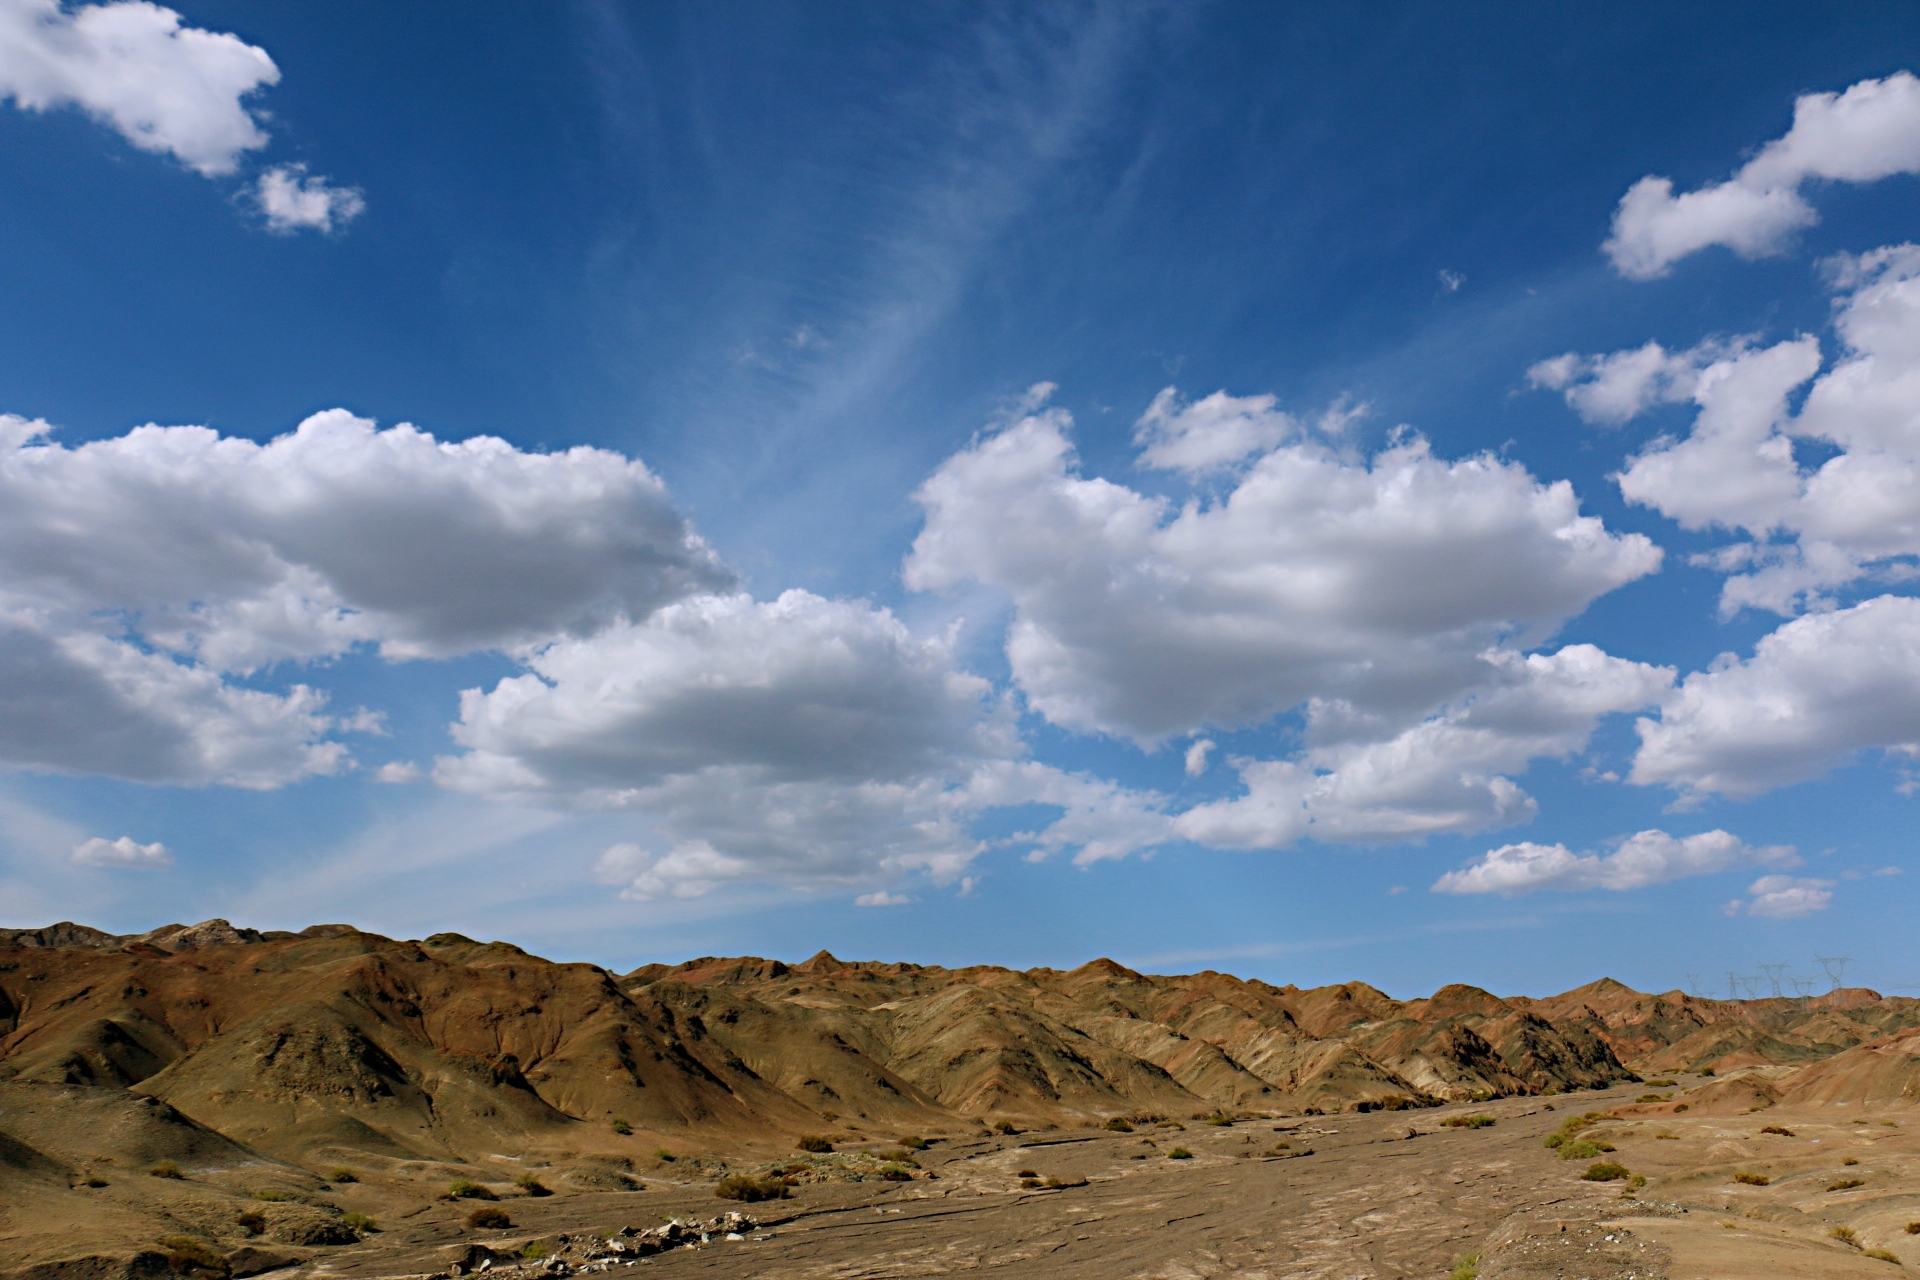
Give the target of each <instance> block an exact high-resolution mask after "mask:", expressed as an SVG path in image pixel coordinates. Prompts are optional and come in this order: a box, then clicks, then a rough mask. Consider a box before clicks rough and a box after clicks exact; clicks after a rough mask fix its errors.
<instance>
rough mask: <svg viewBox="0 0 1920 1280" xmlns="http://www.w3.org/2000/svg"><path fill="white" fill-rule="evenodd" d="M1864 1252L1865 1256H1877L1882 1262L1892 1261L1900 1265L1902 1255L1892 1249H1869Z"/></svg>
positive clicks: (1895, 1264)
mask: <svg viewBox="0 0 1920 1280" xmlns="http://www.w3.org/2000/svg"><path fill="white" fill-rule="evenodd" d="M1863 1252H1864V1254H1865V1256H1867V1257H1869V1258H1877V1259H1879V1260H1880V1261H1881V1262H1891V1263H1892V1264H1893V1265H1894V1266H1896V1267H1897V1266H1899V1265H1900V1255H1899V1254H1897V1253H1895V1252H1894V1251H1893V1250H1891V1249H1867V1250H1864V1251H1863Z"/></svg>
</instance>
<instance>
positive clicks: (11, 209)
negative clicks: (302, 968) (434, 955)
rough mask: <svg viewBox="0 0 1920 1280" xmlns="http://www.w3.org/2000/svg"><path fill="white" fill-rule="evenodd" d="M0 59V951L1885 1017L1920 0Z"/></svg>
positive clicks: (1059, 17) (1899, 949)
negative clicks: (1056, 984)
mask: <svg viewBox="0 0 1920 1280" xmlns="http://www.w3.org/2000/svg"><path fill="white" fill-rule="evenodd" d="M0 22H3V23H5V24H6V25H7V27H8V30H7V32H6V34H7V36H8V39H7V40H5V41H0V48H5V49H7V50H9V52H6V53H5V54H4V55H0V96H4V99H5V105H4V106H0V152H3V153H4V154H5V156H6V157H7V161H8V163H7V166H6V173H7V175H8V177H7V178H6V179H5V180H3V181H0V292H3V293H4V296H5V297H7V298H8V299H9V300H10V302H11V303H12V305H10V306H8V307H6V308H4V309H0V327H3V328H0V413H7V414H12V415H17V416H18V418H19V419H21V420H23V421H21V422H20V423H18V424H17V425H16V426H13V427H9V428H8V429H7V430H6V431H4V432H0V443H4V444H5V446H6V448H7V449H8V450H9V452H8V454H7V456H6V458H5V460H4V470H0V482H3V483H4V484H5V485H6V486H7V493H6V495H5V497H4V499H3V500H0V767H3V768H4V773H0V923H5V924H10V925H24V924H32V923H44V922H46V921H48V920H51V919H56V918H75V919H80V920H84V921H87V922H90V923H95V924H99V925H102V926H105V927H111V928H115V929H122V930H135V929H142V928H148V927H152V926H153V925H156V924H159V923H163V922H164V921H166V920H171V919H181V920H193V919H200V918H204V917H207V916H210V915H226V916H230V917H232V918H234V919H235V920H237V921H243V922H245V923H250V924H254V925H256V926H259V927H298V926H300V925H304V924H307V923H311V922H313V921H314V920H317V919H346V920H351V921H353V922H355V923H359V924H362V925H364V926H366V927H369V928H376V929H381V930H384V931H388V932H393V933H398V934H403V935H408V936H418V935H420V934H422V933H425V932H430V931H433V930H437V929H442V928H454V929H460V930H462V931H465V932H469V933H474V934H478V935H484V936H488V937H505V938H510V939H512V940H514V941H517V942H520V943H522V944H524V945H527V946H529V947H531V948H533V949H536V950H539V951H541V952H542V953H544V954H549V955H554V956H558V957H565V958H584V959H593V960H596V961H600V962H603V963H609V964H614V965H617V966H627V965H631V964H637V963H640V962H642V961H646V960H654V959H679V958H685V957H687V956H691V955H698V954H713V953H721V954H726V953H743V952H755V953H761V954H775V955H782V956H787V957H798V956H802V955H805V954H807V953H810V952H811V951H813V950H815V949H817V948H819V947H821V946H825V947H829V948H831V949H832V950H834V951H835V952H836V953H840V954H847V955H856V956H873V957H882V958H898V959H911V960H919V961H927V962H940V963H972V962H980V961H994V962H1000V963H1008V964H1016V965H1027V964H1056V965H1071V964H1076V963H1079V962H1081V961H1083V960H1085V959H1088V958H1090V957H1092V956H1094V955H1101V954H1105V955H1113V956H1115V957H1117V958H1119V959H1121V960H1123V961H1125V962H1127V963H1130V964H1134V965H1137V966H1141V967H1147V968H1154V969H1161V970H1168V969H1195V968H1202V967H1215V968H1221V969H1227V970H1231V971H1233V972H1237V973H1242V974H1247V975H1253V976H1261V977H1266V978H1269V979H1272V980H1275V981H1298V982H1301V983H1303V984H1305V983H1314V982H1324V981H1335V980H1344V979H1347V978H1364V979H1366V980H1369V981H1372V982H1375V983H1377V984H1379V985H1381V986H1383V987H1385V988H1386V989H1388V990H1389V991H1392V992H1394V993H1395V994H1400V995H1408V994H1414V993H1419V992H1425V991H1428V990H1431V989H1432V988H1433V987H1435V986H1437V985H1439V984H1440V983H1443V982H1446V981H1469V982H1475V983H1478V984H1481V985H1485V986H1489V987H1491V988H1494V989H1496V990H1502V991H1527V992H1536V993H1537V992H1544V991H1547V990H1557V989H1561V988H1564V987H1567V986H1571V985H1574V984H1576V983H1579V982H1582V981H1586V980H1589V979H1591V978H1593V977H1597V976H1599V975H1600V974H1602V973H1610V974H1613V975H1614V976H1617V977H1620V978H1621V979H1623V980H1626V981H1629V982H1632V983H1634V984H1636V985H1639V986H1642V987H1649V988H1658V989H1665V988H1668V987H1672V986H1685V985H1687V983H1688V982H1689V981H1691V980H1692V979H1690V978H1689V975H1692V974H1698V975H1700V978H1699V981H1700V983H1701V984H1702V986H1703V987H1706V986H1711V987H1712V988H1714V989H1716V990H1720V991H1724V990H1725V988H1726V975H1727V973H1728V972H1729V971H1734V972H1737V973H1743V974H1753V973H1757V972H1759V969H1758V966H1759V965H1760V964H1763V963H1768V964H1771V963H1786V964H1790V965H1793V966H1795V968H1796V970H1797V971H1798V972H1799V973H1800V974H1801V975H1802V976H1803V977H1805V976H1809V975H1812V974H1814V973H1816V972H1818V970H1817V968H1816V966H1815V965H1814V963H1813V959H1812V957H1814V956H1816V955H1829V956H1832V955H1847V956H1851V957H1853V958H1854V964H1853V967H1852V969H1851V973H1852V975H1853V976H1854V977H1855V978H1858V979H1859V980H1861V981H1866V982H1869V983H1874V984H1878V985H1880V986H1882V987H1884V988H1889V989H1892V988H1904V987H1908V986H1912V985H1916V984H1920V969H1916V968H1915V966H1914V964H1913V961H1912V953H1911V947H1910V946H1906V945H1903V944H1902V943H1901V941H1900V939H1901V938H1903V937H1905V936H1906V933H1907V929H1906V928H1905V927H1904V926H1905V925H1906V923H1907V922H1909V921H1910V920H1911V919H1912V913H1913V908H1914V906H1915V902H1914V892H1915V891H1914V889H1913V888H1912V885H1913V876H1914V874H1915V873H1920V867H1916V866H1912V865H1909V864H1910V863H1911V862H1912V859H1911V857H1910V853H1909V843H1910V837H1909V834H1908V833H1909V832H1910V831H1911V830H1912V828H1913V821H1912V805H1913V804H1914V803H1915V800H1914V798H1913V797H1912V795H1911V794H1910V792H1911V790H1912V787H1911V786H1910V785H1909V783H1910V780H1911V778H1912V776H1913V770H1914V768H1915V764H1914V760H1915V755H1914V752H1913V751H1911V750H1908V749H1907V748H1908V746H1909V744H1912V743H1915V742H1916V741H1920V619H1917V618H1916V616H1915V612H1914V611H1916V610H1920V606H1916V605H1913V604H1912V603H1911V602H1912V600H1913V598H1914V595H1915V592H1914V589H1913V582H1912V578H1911V573H1912V569H1913V566H1914V564H1915V561H1916V556H1920V537H1917V536H1916V534H1915V533H1914V530H1915V529H1916V528H1920V481H1916V479H1915V475H1916V468H1920V391H1916V390H1915V387H1917V386H1920V369H1913V368H1912V367H1911V366H1910V364H1909V362H1910V361H1916V360H1920V355H1916V354H1915V350H1914V349H1915V348H1916V347H1920V343H1916V342H1914V341H1913V338H1914V335H1916V334H1920V260H1916V255H1913V254H1906V255H1903V254H1901V253H1900V252H1899V251H1898V250H1899V247H1900V246H1903V245H1905V244H1907V242H1909V241H1911V240H1913V239H1914V238H1915V234H1916V229H1915V225H1914V223H1915V212H1914V211H1915V207H1916V206H1915V194H1916V190H1920V188H1917V187H1916V177H1915V174H1916V172H1920V85H1916V83H1915V82H1914V81H1913V80H1912V79H1911V77H1910V76H1908V75H1906V72H1908V71H1909V70H1911V69H1914V68H1916V67H1920V34H1916V32H1915V30H1914V29H1913V27H1912V24H1911V22H1910V21H1909V20H1908V15H1907V14H1906V12H1905V11H1904V10H1903V9H1902V8H1900V7H1898V6H1895V5H1859V6H1853V7H1850V8H1848V9H1846V10H1844V11H1841V12H1839V13H1837V14H1836V13H1833V12H1822V13H1813V12H1810V11H1808V10H1807V9H1806V8H1805V7H1804V6H1776V7H1774V8H1771V9H1769V10H1767V11H1766V12H1764V13H1761V12H1752V11H1750V12H1749V13H1747V15H1746V16H1745V17H1743V19H1742V21H1740V22H1739V23H1737V24H1734V23H1729V22H1728V21H1727V20H1726V16H1725V13H1724V11H1716V10H1714V9H1711V8H1707V7H1700V8H1695V9H1688V8H1682V7H1677V6H1641V7H1625V8H1620V7H1616V8H1612V9H1609V10H1608V11H1607V12H1606V13H1604V14H1601V13H1598V12H1596V13H1594V14H1592V15H1577V14H1576V15H1567V14H1560V13H1541V12H1537V11H1533V10H1525V9H1522V8H1519V7H1503V6H1479V7H1471V6H1470V7H1464V8H1463V7H1461V6H1453V5H1449V6H1439V5H1433V6H1419V5H1404V6H1396V7H1392V8H1387V9H1374V10H1369V11H1367V12H1366V13H1364V14H1360V13H1358V12H1354V13H1347V12H1341V11H1326V12H1322V11H1312V10H1308V9H1304V8H1303V9H1300V10H1297V11H1294V12H1285V11H1280V10H1275V9H1274V8H1272V7H1270V6H1251V5H1249V6H1233V5H1206V6H1184V7H1158V6H1151V5H1139V6H1122V5H1107V6H1071V5H1067V6H1058V7H1047V8H1041V7H1036V6H1006V7H997V6H951V7H946V8H935V7H927V6H920V7H900V6H881V5H873V6H855V5H844V6H808V5H793V6H784V5H775V4H760V5H745V6H732V7H729V6H721V5H700V6H686V7H673V6H668V5H649V6H631V7H628V6H618V5H593V4H579V5H573V6H569V7H564V8H556V9H555V10H553V11H552V12H550V13H546V14H542V15H539V16H538V17H537V18H534V17H530V16H529V15H527V14H524V13H520V12H515V11H509V10H506V9H500V10H491V11H489V10H481V11H478V12H463V13H462V14H460V15H459V17H458V19H457V21H455V20H453V19H451V18H449V17H448V16H447V15H446V14H444V13H440V12H436V11H432V10H425V9H419V10H408V11H399V12H397V11H392V10H391V9H390V7H385V6H361V7H351V6H349V7H344V8H343V7H340V6H330V7H328V8H327V9H326V10H325V11H324V12H323V11H321V10H317V9H312V10H301V9H297V8H294V7H292V6H285V7H280V8H276V9H266V10H262V9H260V8H259V7H258V6H239V5H222V4H204V5H196V6H192V7H188V8H184V9H182V10H181V11H180V12H179V13H178V14H177V15H171V16H170V15H169V13H168V11H165V10H159V9H155V8H153V7H151V6H144V5H133V4H110V5H106V6H102V7H97V8H94V9H88V10H81V9H76V8H73V7H71V6H69V7H65V8H63V7H60V6H58V5H56V4H54V3H52V2H51V0H9V2H8V3H6V4H4V5H0ZM1662 178H1664V179H1667V180H1668V181H1669V184H1670V185H1668V186H1664V187H1663V186H1661V185H1659V182H1658V181H1657V180H1658V179H1662ZM1649 179H1654V180H1656V181H1653V182H1651V183H1649V181H1648V180H1649ZM1649 344H1657V345H1653V346H1650V345H1649ZM1169 388H1171V389H1172V390H1171V391H1170V392H1169V391H1168V389H1169ZM316 415H319V416H316ZM403 423H411V424H413V427H414V428H415V430H411V431H400V430H395V428H396V425H397V424H403ZM146 424H159V426H160V427H162V428H181V427H199V428H205V429H206V430H202V431H199V432H193V431H174V430H156V431H138V430H136V429H138V428H142V427H144V426H145V425H146ZM303 424H305V425H303ZM463 442H464V443H463ZM9 512H10V514H8V513H9ZM1206 744H1211V745H1206ZM860 899H866V900H867V902H868V903H871V904H875V905H858V900H860ZM1821 981H1822V985H1824V982H1825V980H1824V978H1823V979H1822V980H1821Z"/></svg>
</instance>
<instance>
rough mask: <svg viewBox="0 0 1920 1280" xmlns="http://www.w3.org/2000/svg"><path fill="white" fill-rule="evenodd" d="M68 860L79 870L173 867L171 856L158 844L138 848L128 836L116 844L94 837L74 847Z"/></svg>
mask: <svg viewBox="0 0 1920 1280" xmlns="http://www.w3.org/2000/svg"><path fill="white" fill-rule="evenodd" d="M71 856H72V860H73V861H74V862H76V863H78V864H79V865H80V866H83V867H136V868H154V867H170V866H172V865H173V854H172V853H170V852H169V851H168V850H167V846H165V845H164V844H161V843H160V842H159V841H155V842H154V843H152V844H141V843H140V842H139V841H137V840H135V839H134V838H133V837H132V836H121V837H120V838H119V839H118V840H108V839H106V838H105V837H104V836H95V837H93V838H92V839H91V840H86V841H82V842H81V843H80V844H77V845H75V846H74V848H73V854H72V855H71Z"/></svg>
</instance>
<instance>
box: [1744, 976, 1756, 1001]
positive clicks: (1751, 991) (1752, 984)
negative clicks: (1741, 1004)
mask: <svg viewBox="0 0 1920 1280" xmlns="http://www.w3.org/2000/svg"><path fill="white" fill-rule="evenodd" d="M1740 985H1741V986H1742V987H1744V988H1745V989H1746V992H1747V999H1749V1000H1751V999H1753V998H1754V997H1755V996H1757V995H1759V994H1760V979H1759V978H1757V977H1755V976H1754V975H1752V974H1750V973H1743V974H1741V975H1740Z"/></svg>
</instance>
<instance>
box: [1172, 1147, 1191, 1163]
mask: <svg viewBox="0 0 1920 1280" xmlns="http://www.w3.org/2000/svg"><path fill="white" fill-rule="evenodd" d="M1167 1159H1169V1160H1191V1159H1193V1152H1191V1151H1189V1150H1187V1149H1186V1148H1185V1147H1175V1148H1174V1149H1173V1150H1171V1151H1169V1152H1167Z"/></svg>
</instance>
